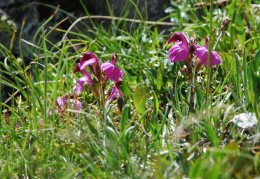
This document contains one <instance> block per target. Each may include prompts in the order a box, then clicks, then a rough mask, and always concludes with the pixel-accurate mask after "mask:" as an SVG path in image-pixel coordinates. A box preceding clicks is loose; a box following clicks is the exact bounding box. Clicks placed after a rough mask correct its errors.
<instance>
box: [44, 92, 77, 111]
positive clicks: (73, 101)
mask: <svg viewBox="0 0 260 179" xmlns="http://www.w3.org/2000/svg"><path fill="white" fill-rule="evenodd" d="M69 101H70V109H74V110H81V108H82V104H81V102H80V101H79V100H78V97H77V96H75V95H74V94H70V96H69ZM56 106H57V109H56V110H55V111H56V112H59V113H60V114H62V115H63V116H66V113H65V110H66V109H67V108H68V95H67V94H66V95H65V96H64V98H63V100H62V99H61V97H58V98H57V99H56ZM49 114H50V115H52V111H50V113H49ZM75 114H76V115H77V113H75Z"/></svg>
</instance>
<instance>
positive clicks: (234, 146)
mask: <svg viewBox="0 0 260 179" xmlns="http://www.w3.org/2000/svg"><path fill="white" fill-rule="evenodd" d="M224 149H225V150H233V151H236V152H240V149H239V144H238V142H236V141H234V142H230V143H228V144H227V145H226V146H225V147H224Z"/></svg>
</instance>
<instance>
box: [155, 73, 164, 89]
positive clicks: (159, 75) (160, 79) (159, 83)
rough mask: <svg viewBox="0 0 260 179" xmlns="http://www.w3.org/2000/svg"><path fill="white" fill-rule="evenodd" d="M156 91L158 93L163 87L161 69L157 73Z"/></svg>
mask: <svg viewBox="0 0 260 179" xmlns="http://www.w3.org/2000/svg"><path fill="white" fill-rule="evenodd" d="M156 82H157V89H158V90H159V91H160V90H161V89H162V86H163V75H162V71H161V69H159V70H158V71H157V81H156Z"/></svg>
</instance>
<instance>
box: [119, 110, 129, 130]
mask: <svg viewBox="0 0 260 179" xmlns="http://www.w3.org/2000/svg"><path fill="white" fill-rule="evenodd" d="M128 113H129V106H128V105H125V106H124V108H123V111H122V116H121V132H124V130H125V125H126V121H127V119H128V118H129V117H128Z"/></svg>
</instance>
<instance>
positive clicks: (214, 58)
mask: <svg viewBox="0 0 260 179" xmlns="http://www.w3.org/2000/svg"><path fill="white" fill-rule="evenodd" d="M208 46H209V35H207V37H206V43H205V47H202V46H199V45H197V47H196V49H195V53H196V55H197V57H198V58H199V59H200V60H201V61H202V63H203V65H204V66H206V67H207V66H208ZM220 63H221V59H220V57H219V55H218V54H217V52H215V51H211V52H210V67H212V65H219V64H220Z"/></svg>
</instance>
